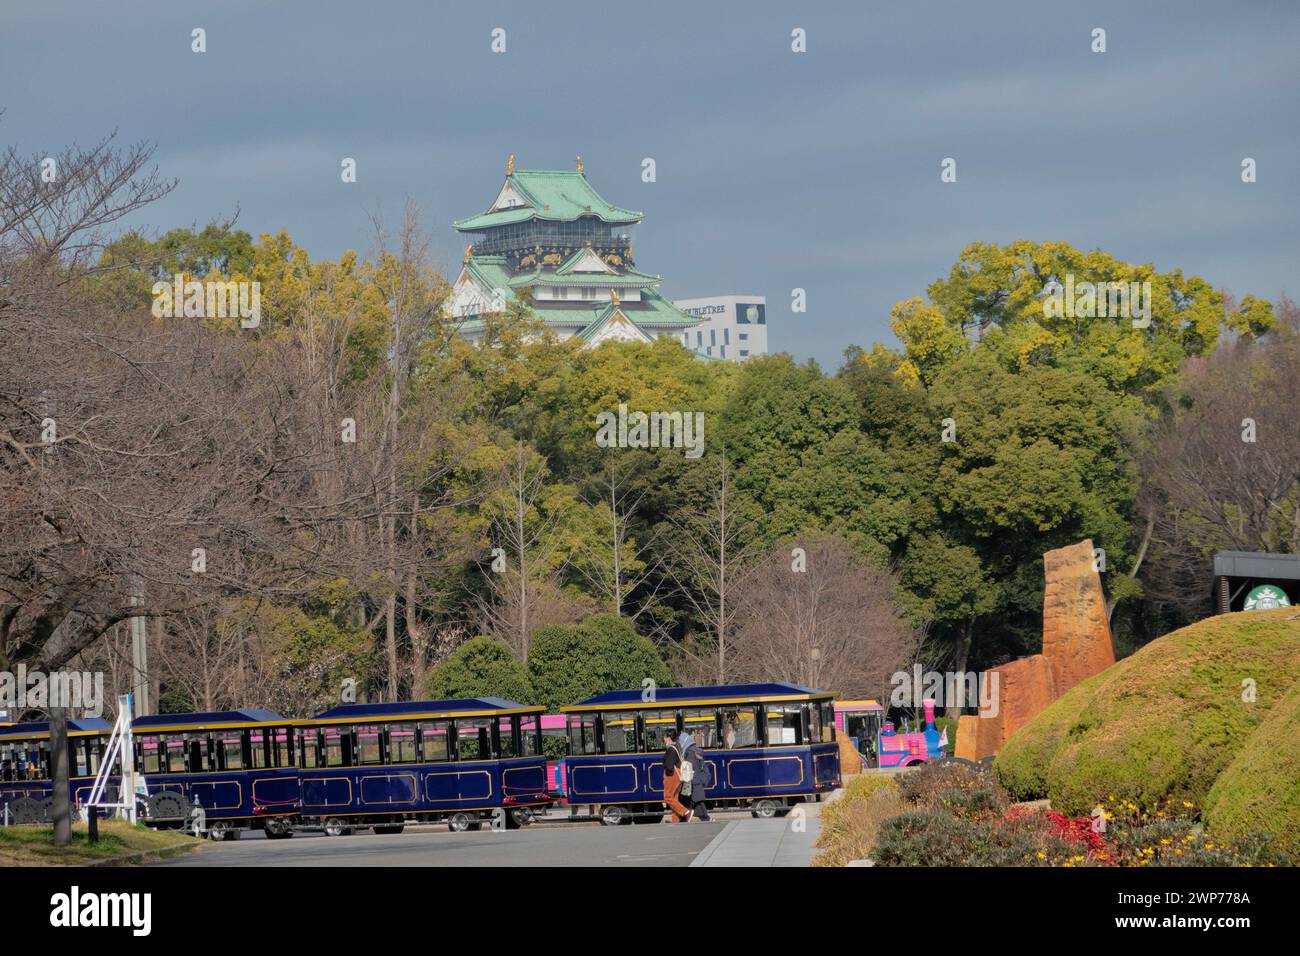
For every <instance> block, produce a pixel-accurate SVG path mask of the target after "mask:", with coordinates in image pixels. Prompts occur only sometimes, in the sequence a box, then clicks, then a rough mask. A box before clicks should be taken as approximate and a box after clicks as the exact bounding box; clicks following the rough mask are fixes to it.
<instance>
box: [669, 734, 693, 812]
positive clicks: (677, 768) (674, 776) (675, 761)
mask: <svg viewBox="0 0 1300 956" xmlns="http://www.w3.org/2000/svg"><path fill="white" fill-rule="evenodd" d="M681 768H682V752H681V751H680V750H678V749H677V731H675V730H665V731H664V803H666V804H668V809H670V810H672V812H673V823H690V821H691V816H692V813H691V811H690V810H688V809H687V808H686V807H684V806H682V802H681V799H680V797H679V794H680V793H681V789H682V774H681Z"/></svg>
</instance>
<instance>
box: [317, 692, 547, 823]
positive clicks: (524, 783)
mask: <svg viewBox="0 0 1300 956" xmlns="http://www.w3.org/2000/svg"><path fill="white" fill-rule="evenodd" d="M542 710H543V708H541V707H528V706H525V705H523V704H518V703H515V702H514V701H509V700H502V699H501V698H499V697H479V698H465V699H458V700H425V701H406V702H401V703H392V704H345V705H343V706H340V707H335V708H333V709H332V710H327V711H325V712H324V713H322V714H318V715H317V716H316V717H314V718H312V719H311V720H306V721H300V722H299V727H298V752H299V754H300V755H301V757H300V759H299V773H300V775H301V778H302V799H303V818H304V821H305V822H307V823H309V824H314V825H319V826H321V827H322V828H323V829H324V830H325V832H326V833H328V834H330V835H331V836H341V835H344V834H347V833H350V832H351V831H352V830H354V829H357V828H362V827H371V828H373V829H374V831H375V832H376V833H400V832H401V831H402V828H403V826H404V825H405V824H406V823H407V822H408V821H410V822H415V821H432V820H446V821H447V825H448V827H449V828H450V829H451V830H453V831H462V830H477V829H479V827H480V826H481V825H482V824H483V822H484V821H493V822H495V821H498V820H499V821H500V822H501V825H502V826H504V827H507V828H514V827H517V826H520V825H522V824H525V823H528V822H530V821H531V819H532V815H533V813H534V812H535V811H537V810H538V809H542V808H545V807H546V806H547V805H548V804H549V803H550V800H551V798H550V795H549V794H548V793H547V766H546V755H545V752H544V749H543V743H542V731H541V725H540V717H541V714H542Z"/></svg>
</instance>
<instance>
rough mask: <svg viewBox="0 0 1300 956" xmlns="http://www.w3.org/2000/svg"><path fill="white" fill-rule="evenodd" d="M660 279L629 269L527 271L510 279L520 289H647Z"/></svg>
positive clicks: (512, 286) (514, 286)
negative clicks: (566, 272)
mask: <svg viewBox="0 0 1300 956" xmlns="http://www.w3.org/2000/svg"><path fill="white" fill-rule="evenodd" d="M658 281H659V279H658V277H656V276H651V275H646V274H645V273H644V272H637V271H635V270H632V269H629V270H628V271H627V272H626V273H621V274H620V273H615V274H614V275H603V274H601V273H598V272H595V273H594V272H575V273H574V274H573V275H567V276H562V275H556V274H555V273H554V272H550V271H543V272H525V273H523V274H522V275H517V276H515V277H514V278H513V279H511V280H510V286H511V288H515V289H519V288H523V287H525V286H534V285H546V286H554V285H558V286H586V287H590V288H596V289H647V288H650V287H651V286H653V285H654V284H655V283H656V282H658Z"/></svg>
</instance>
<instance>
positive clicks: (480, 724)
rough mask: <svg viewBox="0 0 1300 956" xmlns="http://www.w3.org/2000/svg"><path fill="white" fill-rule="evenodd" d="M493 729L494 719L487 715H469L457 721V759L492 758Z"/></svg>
mask: <svg viewBox="0 0 1300 956" xmlns="http://www.w3.org/2000/svg"><path fill="white" fill-rule="evenodd" d="M491 729H492V721H491V720H490V719H488V718H486V717H467V718H462V719H461V720H458V721H456V759H457V760H490V759H492V740H491V737H490V731H491Z"/></svg>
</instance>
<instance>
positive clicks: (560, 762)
mask: <svg viewBox="0 0 1300 956" xmlns="http://www.w3.org/2000/svg"><path fill="white" fill-rule="evenodd" d="M568 733H569V722H568V719H567V718H566V717H565V716H564V715H563V714H542V752H543V753H545V754H546V790H547V792H548V793H550V795H551V799H552V800H554V801H557V802H559V803H563V802H564V755H565V753H566V752H567V746H568V745H567V740H568Z"/></svg>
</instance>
